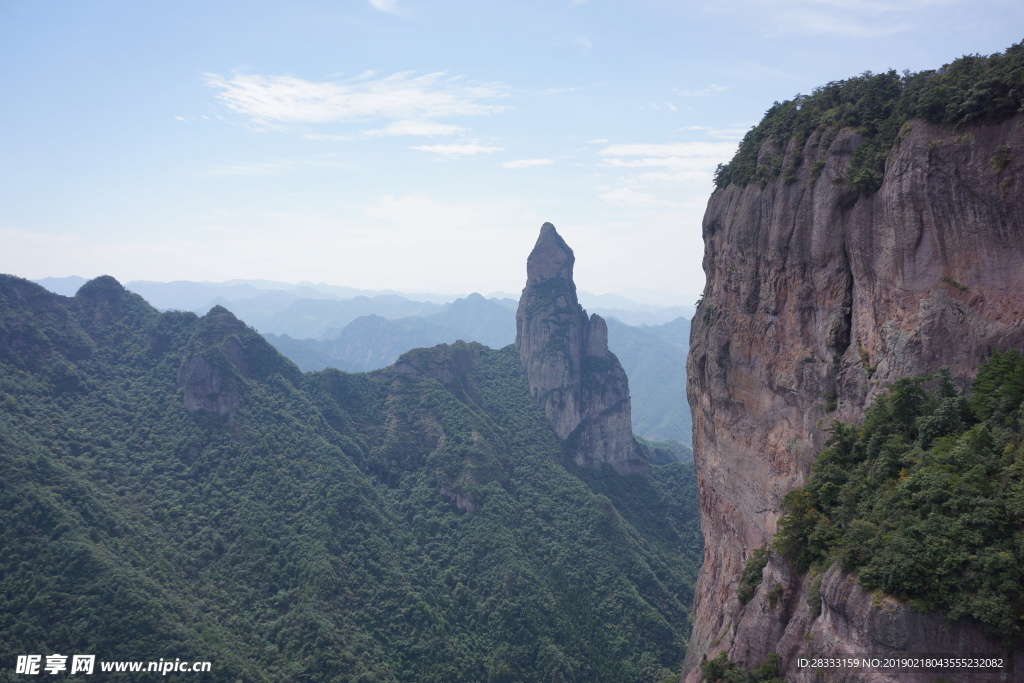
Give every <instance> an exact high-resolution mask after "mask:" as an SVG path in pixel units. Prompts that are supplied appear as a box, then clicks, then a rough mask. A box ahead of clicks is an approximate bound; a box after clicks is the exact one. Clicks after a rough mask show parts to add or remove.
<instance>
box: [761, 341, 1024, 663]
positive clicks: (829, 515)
mask: <svg viewBox="0 0 1024 683" xmlns="http://www.w3.org/2000/svg"><path fill="white" fill-rule="evenodd" d="M1022 429H1024V355H1022V354H1021V353H1020V352H1019V351H1016V350H1011V351H1008V352H1007V353H1005V354H999V353H996V354H995V355H994V356H993V357H992V358H991V359H990V360H989V361H988V362H986V363H985V364H984V365H982V366H981V368H980V369H979V371H978V374H977V377H976V378H975V381H974V384H973V386H972V387H971V391H970V392H969V393H967V394H963V393H961V392H960V391H958V390H957V389H956V387H955V386H954V385H953V383H952V382H951V381H950V379H949V376H948V374H942V373H940V374H939V375H938V376H937V377H926V378H917V379H901V380H898V381H896V382H894V383H893V384H892V386H891V387H889V390H888V392H887V393H886V394H884V395H882V396H881V397H879V398H878V399H877V400H876V401H875V402H874V403H873V404H872V405H871V407H870V409H869V410H868V411H867V415H866V416H865V418H864V422H863V424H861V425H859V426H853V425H845V424H842V423H838V422H837V423H836V424H835V425H834V426H833V427H832V432H831V437H830V439H829V441H828V448H827V449H826V450H825V451H824V452H822V453H821V454H820V455H819V456H818V460H817V462H815V464H814V473H813V474H812V475H811V477H810V479H809V480H808V482H807V484H806V485H805V486H802V487H799V488H796V489H794V490H793V491H790V492H789V493H788V494H786V497H785V498H784V499H783V501H782V502H783V507H784V509H785V510H786V513H787V514H786V515H785V516H783V518H782V519H781V520H780V522H779V533H778V534H777V536H776V539H775V548H776V550H777V551H778V552H780V553H781V554H782V555H783V557H785V558H786V559H787V560H788V561H789V562H790V563H791V564H792V565H793V566H794V567H795V568H796V569H797V570H799V571H801V572H806V571H807V570H808V569H810V568H811V567H812V566H815V567H816V568H818V569H822V568H824V567H827V566H828V565H830V564H832V563H835V562H838V563H839V564H840V565H841V566H842V568H843V569H844V570H846V571H853V572H856V573H857V575H858V577H859V580H860V583H861V585H863V586H864V587H865V588H867V589H868V590H881V591H884V592H885V593H888V594H891V595H894V596H896V597H898V598H901V599H903V600H908V601H910V604H911V605H912V606H913V607H914V608H916V609H919V610H922V611H927V610H933V609H941V610H942V611H943V612H945V613H946V614H947V615H948V616H949V618H951V619H973V620H976V621H978V622H980V623H981V624H982V625H983V626H984V627H985V628H986V630H987V631H988V632H989V633H991V634H992V635H994V636H997V637H1001V638H1003V639H1004V640H1006V641H1007V642H1014V643H1020V641H1021V636H1022V634H1024V436H1022Z"/></svg>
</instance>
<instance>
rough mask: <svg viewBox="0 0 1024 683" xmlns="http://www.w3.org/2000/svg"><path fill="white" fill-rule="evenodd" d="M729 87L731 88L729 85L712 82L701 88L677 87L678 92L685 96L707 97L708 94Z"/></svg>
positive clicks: (722, 90) (723, 90)
mask: <svg viewBox="0 0 1024 683" xmlns="http://www.w3.org/2000/svg"><path fill="white" fill-rule="evenodd" d="M728 89H729V88H728V86H724V85H718V84H717V83H712V84H711V85H709V86H707V87H706V88H700V89H698V90H688V89H685V88H676V92H677V93H679V94H680V95H682V96H683V97H707V96H708V95H714V94H716V93H720V92H725V91H726V90H728Z"/></svg>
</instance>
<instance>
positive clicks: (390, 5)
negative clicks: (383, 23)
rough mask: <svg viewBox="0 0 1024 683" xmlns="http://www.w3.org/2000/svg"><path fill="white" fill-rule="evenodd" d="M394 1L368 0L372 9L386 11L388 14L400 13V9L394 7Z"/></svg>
mask: <svg viewBox="0 0 1024 683" xmlns="http://www.w3.org/2000/svg"><path fill="white" fill-rule="evenodd" d="M395 2H396V0H370V4H371V5H373V8H374V9H378V10H380V11H381V12H387V13H388V14H401V11H400V10H399V9H398V8H397V7H395Z"/></svg>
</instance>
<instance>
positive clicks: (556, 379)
mask: <svg viewBox="0 0 1024 683" xmlns="http://www.w3.org/2000/svg"><path fill="white" fill-rule="evenodd" d="M575 261H576V258H575V256H573V253H572V249H570V248H569V245H567V244H566V243H565V241H564V240H563V239H562V238H561V236H560V235H559V234H558V232H557V231H556V230H555V226H553V225H552V224H551V223H545V224H544V225H543V226H542V227H541V229H540V237H538V238H537V244H536V245H535V246H534V248H533V251H532V252H531V253H530V256H529V258H528V259H527V262H526V287H524V288H523V294H522V297H521V298H520V299H519V309H518V310H517V311H516V350H517V351H518V352H519V357H520V358H521V359H522V361H523V366H524V367H525V368H526V374H527V376H528V377H529V381H530V393H531V394H532V395H533V398H534V399H535V400H536V401H537V403H539V404H540V405H541V406H542V407H543V408H544V413H545V415H547V418H548V422H550V423H551V426H552V427H553V428H554V430H555V433H556V434H557V435H558V438H559V439H561V440H562V442H563V443H564V444H565V447H566V449H567V451H568V453H569V455H570V456H571V457H572V458H573V460H574V461H575V462H576V463H577V464H579V465H584V466H586V467H593V468H600V467H602V466H603V465H606V464H607V465H610V466H611V467H612V468H614V469H615V471H617V472H619V473H620V474H629V473H641V472H644V471H646V465H645V464H644V462H643V459H642V458H641V456H640V454H639V451H638V449H637V447H636V442H635V441H634V440H633V427H632V421H631V418H630V404H629V386H628V383H627V380H626V373H625V371H623V369H622V366H621V365H620V364H619V360H618V358H616V357H615V354H613V353H611V352H610V351H609V350H608V326H607V324H606V323H605V321H604V319H602V318H601V317H600V316H599V315H597V314H594V315H592V316H590V317H588V316H587V312H586V311H585V310H583V307H582V306H580V304H579V301H578V300H577V298H576V285H575V284H574V283H573V279H572V268H573V264H574V263H575Z"/></svg>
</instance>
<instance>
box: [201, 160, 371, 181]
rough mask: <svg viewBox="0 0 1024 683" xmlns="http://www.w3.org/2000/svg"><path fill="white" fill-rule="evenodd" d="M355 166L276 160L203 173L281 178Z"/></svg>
mask: <svg viewBox="0 0 1024 683" xmlns="http://www.w3.org/2000/svg"><path fill="white" fill-rule="evenodd" d="M353 168H355V166H353V165H352V164H348V163H345V162H342V161H333V160H330V159H301V160H294V159H275V160H272V161H256V162H249V163H241V164H220V165H217V166H213V167H211V168H209V169H207V170H206V171H205V172H203V175H204V176H206V177H229V176H243V177H259V176H279V175H284V174H286V173H296V172H299V171H305V170H310V169H316V170H321V171H323V170H343V171H350V170H352V169H353Z"/></svg>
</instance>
